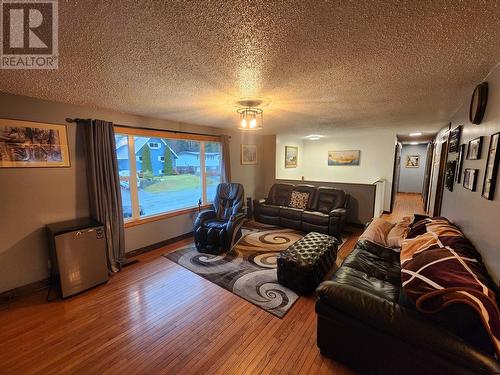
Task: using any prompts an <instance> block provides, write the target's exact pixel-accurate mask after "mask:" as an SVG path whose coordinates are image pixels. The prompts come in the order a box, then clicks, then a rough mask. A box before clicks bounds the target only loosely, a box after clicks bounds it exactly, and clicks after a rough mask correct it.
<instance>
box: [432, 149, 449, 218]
mask: <svg viewBox="0 0 500 375" xmlns="http://www.w3.org/2000/svg"><path fill="white" fill-rule="evenodd" d="M447 160H448V141H445V142H443V145H442V147H441V155H440V158H439V175H438V181H437V188H436V200H435V201H434V212H433V215H434V216H439V215H441V204H442V203H443V190H444V178H445V174H446V162H447Z"/></svg>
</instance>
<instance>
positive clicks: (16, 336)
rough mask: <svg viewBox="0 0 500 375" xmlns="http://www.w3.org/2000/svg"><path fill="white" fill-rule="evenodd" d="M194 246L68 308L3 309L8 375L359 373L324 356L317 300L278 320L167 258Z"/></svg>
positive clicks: (149, 257) (40, 300)
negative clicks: (319, 345) (318, 333)
mask: <svg viewBox="0 0 500 375" xmlns="http://www.w3.org/2000/svg"><path fill="white" fill-rule="evenodd" d="M402 200H403V201H404V200H406V197H403V199H402ZM406 205H407V204H406V203H404V202H401V204H400V206H398V207H403V206H404V207H406ZM408 206H411V204H408ZM395 214H398V215H399V214H400V213H395ZM354 231H355V233H354V235H353V236H351V238H350V239H349V240H348V243H346V244H345V245H344V246H343V248H342V249H341V251H340V252H339V257H338V258H339V259H338V263H340V262H341V261H342V260H343V258H344V257H345V256H346V255H347V254H348V253H349V252H350V251H351V250H352V248H353V246H354V244H355V242H356V240H357V237H358V236H359V233H360V230H354ZM189 243H190V240H183V241H181V242H179V243H176V244H173V245H170V246H167V247H164V248H161V249H158V250H155V251H152V252H149V253H146V254H142V255H140V256H138V257H137V259H139V263H137V264H134V265H131V266H130V267H127V268H125V269H124V270H123V271H122V272H120V273H118V274H116V275H115V276H113V277H112V278H111V279H110V281H109V282H108V283H107V284H106V285H103V286H100V287H98V288H95V289H93V290H90V291H88V292H86V293H83V294H81V295H79V296H75V297H73V298H70V299H68V300H65V301H55V302H51V303H47V302H45V293H42V292H40V293H37V294H34V295H32V296H29V297H25V298H22V299H19V300H16V301H13V302H10V303H9V304H7V305H3V306H1V307H0V324H1V330H0V373H1V374H41V373H43V374H56V373H59V374H68V373H71V374H118V373H119V374H157V373H158V374H175V373H179V374H212V373H220V374H279V373H283V374H299V373H300V374H327V373H328V374H351V373H352V372H351V371H350V370H349V369H347V368H346V367H344V366H342V365H341V364H339V363H336V362H334V361H332V360H330V359H328V358H325V357H322V356H321V355H320V353H319V350H318V348H317V346H316V314H315V312H314V304H315V296H310V297H301V298H300V299H299V300H298V302H297V303H296V304H295V305H294V306H293V307H292V309H291V310H290V311H289V312H288V314H287V315H286V316H285V317H284V318H283V319H279V318H276V317H274V316H273V315H271V314H269V313H267V312H265V311H263V310H261V309H260V308H258V307H256V306H254V305H252V304H250V303H249V302H247V301H245V300H243V299H241V298H239V297H237V296H236V295H234V294H232V293H230V292H228V291H226V290H224V289H222V288H220V287H219V286H217V285H215V284H212V283H211V282H209V281H207V280H205V279H203V278H201V277H199V276H197V275H196V274H194V273H192V272H190V271H188V270H186V269H184V268H182V267H180V266H178V265H177V264H175V263H173V262H171V261H170V260H168V259H166V258H165V257H162V256H161V255H162V254H164V253H166V252H169V251H174V250H176V249H178V248H179V247H181V246H184V245H187V244H189Z"/></svg>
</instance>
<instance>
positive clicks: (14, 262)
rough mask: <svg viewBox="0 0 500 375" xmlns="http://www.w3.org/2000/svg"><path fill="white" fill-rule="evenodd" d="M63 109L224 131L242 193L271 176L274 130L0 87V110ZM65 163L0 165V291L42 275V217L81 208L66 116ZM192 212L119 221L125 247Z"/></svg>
mask: <svg viewBox="0 0 500 375" xmlns="http://www.w3.org/2000/svg"><path fill="white" fill-rule="evenodd" d="M66 117H71V118H74V117H79V118H100V119H104V120H108V121H113V122H114V123H116V124H120V125H130V126H140V127H150V128H157V129H166V130H180V131H190V132H199V133H205V134H216V135H217V134H223V133H225V134H229V135H231V142H230V149H231V150H230V152H231V173H232V176H233V181H234V182H241V183H243V185H244V187H245V192H246V194H247V196H252V197H253V196H255V195H259V196H261V195H262V194H264V192H265V191H266V189H267V188H268V187H269V185H270V184H271V183H272V181H273V180H274V142H275V141H274V136H260V135H255V134H241V133H240V132H238V131H227V130H222V129H217V128H209V127H203V126H196V125H191V124H184V123H179V122H172V121H166V120H160V119H153V118H147V117H142V116H135V115H130V114H125V113H119V112H115V111H108V110H103V109H93V108H88V107H82V106H75V105H69V104H63V103H56V102H49V101H44V100H38V99H33V98H28V97H23V96H16V95H10V94H6V93H0V118H11V119H20V120H28V121H38V122H47V123H54V124H65V118H66ZM67 129H68V140H69V147H70V157H71V168H53V169H52V168H29V169H28V168H0V186H1V194H0V207H1V208H2V209H1V215H0V231H1V232H0V292H3V291H5V290H9V289H12V288H15V287H19V286H22V285H25V284H28V283H30V282H34V281H38V280H41V279H44V278H45V277H47V260H48V253H47V239H46V235H45V231H44V227H45V225H46V224H48V223H51V222H57V221H63V220H69V219H73V218H76V217H83V216H87V215H88V198H87V188H86V177H85V173H86V171H85V162H84V159H83V143H82V136H81V129H77V126H76V125H75V124H68V126H67ZM240 142H248V143H252V144H256V145H257V147H258V151H259V163H258V164H257V165H254V166H242V165H240V162H239V149H240ZM192 223H193V215H190V214H188V215H182V216H177V217H175V218H170V219H165V220H162V221H157V222H154V223H149V224H144V225H139V226H135V227H132V228H128V229H126V232H125V242H126V250H127V251H131V250H135V249H137V248H141V247H144V246H147V245H151V244H154V243H157V242H160V241H164V240H167V239H169V238H172V237H176V236H179V235H182V234H184V233H188V232H190V231H191V230H192Z"/></svg>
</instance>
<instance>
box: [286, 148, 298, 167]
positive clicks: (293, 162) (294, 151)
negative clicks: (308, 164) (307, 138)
mask: <svg viewBox="0 0 500 375" xmlns="http://www.w3.org/2000/svg"><path fill="white" fill-rule="evenodd" d="M298 156H299V148H298V147H295V146H285V168H297V163H298Z"/></svg>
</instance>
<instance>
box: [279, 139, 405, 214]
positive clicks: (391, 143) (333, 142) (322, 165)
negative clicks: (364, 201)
mask: <svg viewBox="0 0 500 375" xmlns="http://www.w3.org/2000/svg"><path fill="white" fill-rule="evenodd" d="M395 144H396V133H395V131H393V130H379V131H373V130H359V131H355V132H351V133H349V134H345V133H340V132H339V133H338V134H334V133H332V134H328V135H327V136H326V137H325V138H323V139H321V140H318V141H310V140H305V139H304V138H303V137H299V136H294V135H278V136H277V137H276V178H278V179H294V180H300V179H301V178H302V177H304V179H305V180H309V181H325V182H345V183H360V184H373V183H375V182H376V181H377V180H379V179H385V180H386V181H387V184H386V189H385V198H384V210H389V209H390V199H391V186H392V170H393V164H394V147H395ZM285 146H298V147H299V155H298V167H297V168H285V161H284V157H285V156H284V155H285ZM330 150H360V151H361V158H360V165H359V166H328V162H327V158H328V151H330Z"/></svg>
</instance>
